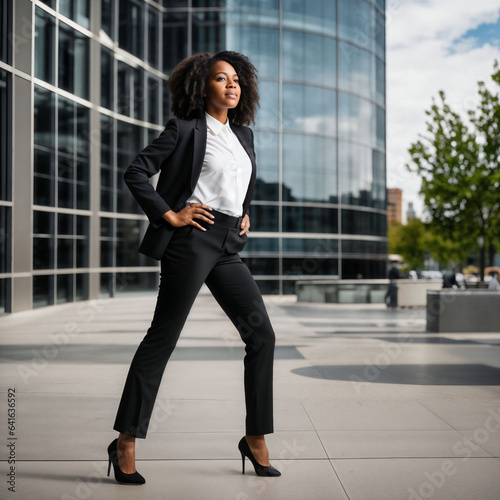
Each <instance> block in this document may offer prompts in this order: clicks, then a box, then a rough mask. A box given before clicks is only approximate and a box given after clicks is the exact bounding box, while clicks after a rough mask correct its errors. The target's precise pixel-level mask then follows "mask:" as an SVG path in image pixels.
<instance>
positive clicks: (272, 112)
mask: <svg viewBox="0 0 500 500" xmlns="http://www.w3.org/2000/svg"><path fill="white" fill-rule="evenodd" d="M259 99H260V107H259V108H258V110H257V116H256V120H255V126H256V127H257V128H263V129H274V130H278V129H279V116H280V112H279V88H278V83H277V82H269V81H266V80H263V81H259Z"/></svg>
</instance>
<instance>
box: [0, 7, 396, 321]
mask: <svg viewBox="0 0 500 500" xmlns="http://www.w3.org/2000/svg"><path fill="white" fill-rule="evenodd" d="M1 5H2V7H1V19H0V22H1V32H0V44H1V45H0V57H1V59H0V113H1V135H0V161H1V169H0V313H1V312H9V311H18V310H24V309H30V308H32V307H39V306H45V305H51V304H57V303H63V302H69V301H75V300H85V299H89V298H97V297H106V296H114V295H116V294H120V293H128V292H134V293H137V292H138V291H143V290H154V289H155V288H156V286H157V281H158V264H157V262H156V261H152V260H150V259H148V258H146V257H144V256H142V255H140V254H138V253H137V247H138V245H139V241H140V239H141V237H142V235H143V234H144V231H145V229H146V227H147V221H146V219H145V217H144V215H143V214H142V212H141V209H140V207H139V206H138V205H137V203H136V202H135V201H134V199H133V198H132V196H131V195H130V194H129V192H128V190H127V189H126V187H125V185H124V183H123V179H122V175H123V172H124V170H125V169H126V167H127V166H128V164H129V163H130V161H131V160H132V158H133V157H134V156H135V155H136V154H137V153H138V152H139V151H140V150H141V149H142V148H143V147H144V146H146V145H147V144H148V143H149V142H151V141H152V140H153V139H154V138H155V137H157V136H158V135H159V133H160V132H161V131H162V130H163V127H164V124H165V123H166V122H167V120H168V119H169V118H170V111H169V107H170V102H169V95H168V91H167V80H168V75H169V73H170V72H171V70H172V68H173V67H174V66H175V65H176V64H177V63H178V62H179V61H180V60H181V59H182V58H184V57H187V56H189V55H191V54H194V53H197V52H206V51H208V52H217V51H219V50H226V49H227V50H235V51H239V52H243V53H245V54H246V55H248V56H249V58H250V60H251V61H252V62H253V63H254V64H255V66H256V67H257V69H258V71H259V79H260V95H261V106H260V110H259V112H258V115H257V119H256V124H255V127H254V132H255V145H256V153H257V165H258V179H257V186H256V192H255V196H254V201H253V202H252V205H251V209H250V216H251V224H252V231H251V237H250V238H249V240H248V244H247V247H246V249H245V251H244V252H243V253H242V258H243V259H244V260H245V262H246V263H247V264H248V266H249V267H250V269H251V270H252V272H253V274H254V276H255V278H256V279H257V281H258V283H259V286H260V287H261V289H262V291H263V292H265V293H293V292H294V285H295V281H296V280H297V279H320V278H323V277H330V278H331V277H333V276H335V277H339V278H344V279H349V278H357V277H360V276H362V277H364V278H382V277H384V276H385V261H386V255H387V239H386V186H385V18H384V8H385V6H384V1H383V0H377V1H369V0H310V1H309V0H308V1H305V0H248V1H247V0H245V1H242V0H213V1H212V0H163V1H162V2H155V1H153V0H100V1H99V0H92V1H91V0H72V1H70V0H44V1H41V0H15V1H14V0H2V3H1ZM14 126H15V130H13V127H14ZM14 137H15V138H16V140H15V141H14V140H13V139H14ZM21 137H22V139H20V138H21Z"/></svg>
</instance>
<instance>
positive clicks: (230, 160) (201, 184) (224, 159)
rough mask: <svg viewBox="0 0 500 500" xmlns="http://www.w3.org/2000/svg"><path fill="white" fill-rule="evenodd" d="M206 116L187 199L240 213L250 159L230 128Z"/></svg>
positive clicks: (249, 168) (248, 179)
mask: <svg viewBox="0 0 500 500" xmlns="http://www.w3.org/2000/svg"><path fill="white" fill-rule="evenodd" d="M205 115H206V119H207V129H208V130H207V149H206V152H205V159H204V160H203V166H202V168H201V173H200V177H199V179H198V183H197V184H196V187H195V189H194V191H193V194H192V195H191V196H190V197H189V199H188V200H187V202H186V203H187V204H189V203H204V204H205V205H208V206H209V207H211V208H212V209H214V210H218V211H219V212H223V213H225V214H227V215H233V216H235V217H240V216H242V215H244V214H242V213H241V212H242V209H243V202H244V200H245V195H246V193H247V190H248V184H249V183H250V176H251V174H252V162H251V161H250V157H249V156H248V154H247V152H246V151H245V149H244V148H243V146H242V145H241V142H240V141H239V139H238V137H236V135H235V133H234V132H233V131H232V130H231V127H230V126H229V120H227V121H226V123H225V124H223V123H221V122H220V121H219V120H217V119H215V118H214V117H213V116H210V115H209V114H208V113H205Z"/></svg>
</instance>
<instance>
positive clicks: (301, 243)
mask: <svg viewBox="0 0 500 500" xmlns="http://www.w3.org/2000/svg"><path fill="white" fill-rule="evenodd" d="M282 248H283V252H284V253H308V254H310V253H312V254H314V255H318V256H321V257H324V256H330V257H332V256H333V255H335V256H336V254H337V252H338V249H339V242H338V240H330V239H325V238H283V239H282Z"/></svg>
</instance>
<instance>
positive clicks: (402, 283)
mask: <svg viewBox="0 0 500 500" xmlns="http://www.w3.org/2000/svg"><path fill="white" fill-rule="evenodd" d="M395 283H396V285H397V287H398V306H399V307H425V305H426V293H427V290H441V288H442V286H443V282H442V280H407V279H400V280H396V281H395ZM388 284H389V280H387V279H381V280H363V279H360V280H338V279H337V280H297V282H296V285H295V288H296V292H297V301H298V302H332V303H337V304H383V303H384V302H385V294H386V291H387V286H388Z"/></svg>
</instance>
